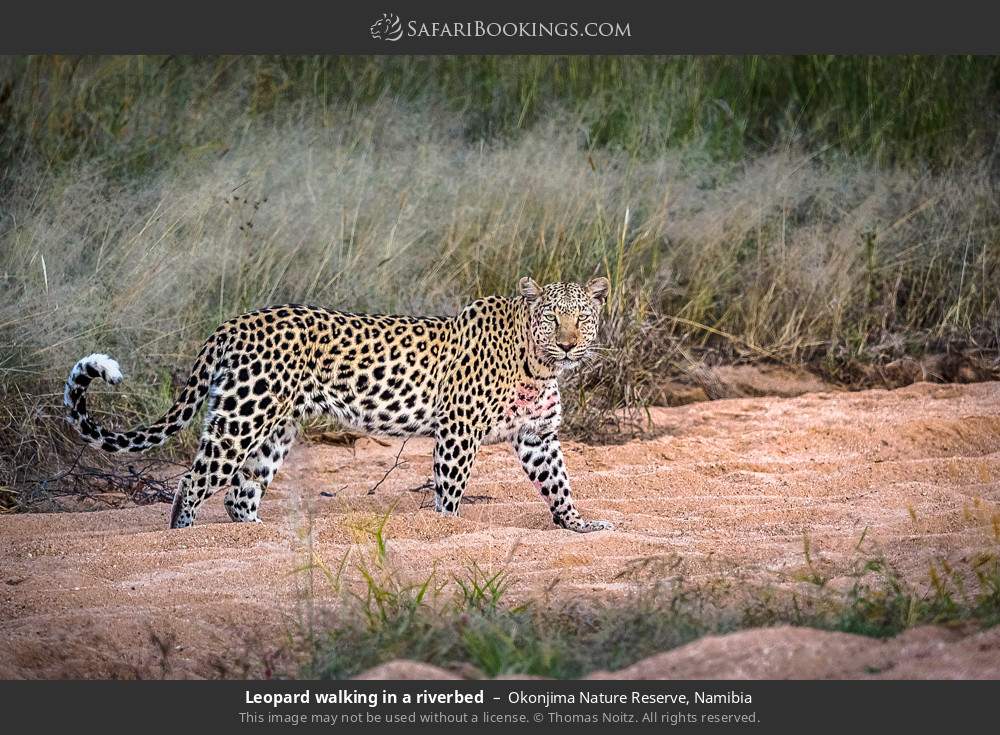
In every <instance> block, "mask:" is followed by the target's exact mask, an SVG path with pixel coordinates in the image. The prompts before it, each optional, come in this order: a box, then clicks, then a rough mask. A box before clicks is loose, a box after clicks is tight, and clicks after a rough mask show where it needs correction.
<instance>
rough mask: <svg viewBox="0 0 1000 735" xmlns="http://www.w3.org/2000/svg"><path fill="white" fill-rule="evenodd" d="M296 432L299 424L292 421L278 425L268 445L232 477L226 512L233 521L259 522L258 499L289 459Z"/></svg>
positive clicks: (280, 422)
mask: <svg viewBox="0 0 1000 735" xmlns="http://www.w3.org/2000/svg"><path fill="white" fill-rule="evenodd" d="M298 430H299V424H298V421H296V420H295V419H293V418H286V419H283V420H281V421H279V422H278V423H277V425H276V426H275V428H274V430H273V431H272V432H271V435H270V436H269V437H268V439H267V441H265V442H264V443H263V444H261V445H260V447H259V448H258V449H257V450H256V451H255V452H254V453H253V454H251V455H250V457H249V458H248V459H247V461H246V462H245V463H244V465H243V467H241V468H240V470H239V471H238V472H237V473H236V474H235V475H234V476H233V484H232V486H231V487H230V488H229V490H227V491H226V512H227V513H229V517H230V518H232V519H233V520H234V521H236V522H237V523H253V522H256V523H259V522H260V518H259V517H258V515H257V512H258V510H259V509H260V502H261V499H262V498H263V497H264V493H265V492H266V491H267V486H268V485H270V484H271V480H273V479H274V475H275V473H276V472H277V471H278V468H279V467H281V463H282V462H283V461H284V459H285V457H286V456H287V455H288V450H289V449H290V448H291V446H292V443H293V442H294V441H295V435H296V434H297V433H298Z"/></svg>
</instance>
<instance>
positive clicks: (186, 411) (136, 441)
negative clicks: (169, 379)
mask: <svg viewBox="0 0 1000 735" xmlns="http://www.w3.org/2000/svg"><path fill="white" fill-rule="evenodd" d="M220 351H221V350H220V345H219V344H218V343H217V342H216V340H215V339H214V338H213V339H209V341H208V342H206V343H205V346H204V347H202V350H201V352H200V353H199V354H198V357H197V359H196V360H195V363H194V365H193V366H192V368H191V377H190V378H189V379H188V382H187V386H186V387H185V388H184V390H183V391H182V392H181V394H180V396H178V398H177V400H176V401H175V402H174V405H173V406H171V407H170V409H169V410H168V411H167V412H166V413H165V414H164V415H163V416H162V417H161V418H160V419H159V420H158V421H156V422H155V423H152V424H150V425H149V426H142V427H138V428H135V429H132V430H131V431H123V432H118V431H111V430H109V429H105V428H102V427H101V426H99V425H98V424H97V423H96V422H95V421H94V420H93V419H92V418H90V416H89V414H88V413H87V396H86V393H87V388H88V387H89V386H90V383H91V381H93V380H94V378H101V379H102V380H103V381H104V382H105V383H108V384H110V385H117V384H118V383H120V382H121V381H122V379H123V378H122V371H121V369H120V368H119V367H118V363H117V362H115V361H114V360H112V359H111V358H110V357H108V356H107V355H101V354H94V355H88V356H87V357H85V358H83V359H82V360H80V361H79V362H78V363H76V365H74V366H73V370H72V371H71V372H70V374H69V378H67V379H66V390H65V392H64V393H63V402H64V403H65V404H66V407H67V408H68V409H69V416H68V417H67V419H68V420H69V422H70V423H71V424H73V426H75V427H76V430H77V431H78V432H80V436H82V437H83V439H84V441H86V442H87V443H88V444H90V445H91V446H94V447H99V448H101V449H103V450H104V451H105V452H145V451H146V450H147V449H152V448H153V447H158V446H160V445H161V444H164V443H166V441H167V440H168V439H169V438H170V437H171V436H173V435H174V434H176V433H177V432H178V431H180V430H181V429H183V428H184V427H185V426H187V425H188V424H189V423H191V419H193V418H194V415H195V413H197V412H198V409H199V408H200V407H201V404H202V403H204V401H205V397H206V396H207V395H208V393H209V387H210V385H211V383H212V379H213V375H214V373H215V367H216V363H217V362H218V356H219V352H220Z"/></svg>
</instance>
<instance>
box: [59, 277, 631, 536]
mask: <svg viewBox="0 0 1000 735" xmlns="http://www.w3.org/2000/svg"><path fill="white" fill-rule="evenodd" d="M609 289H610V281H609V280H608V279H607V278H606V277H603V276H598V277H595V278H592V279H590V280H589V281H587V282H585V283H583V282H573V281H559V282H552V283H547V284H545V285H539V283H537V282H536V281H535V280H534V279H532V278H531V277H530V276H524V277H523V278H521V279H520V280H519V282H518V288H517V291H516V292H515V294H514V295H513V296H486V297H483V298H480V299H477V300H475V301H473V302H472V303H470V304H468V305H467V306H465V307H464V308H462V309H461V310H459V311H458V313H457V314H455V315H453V316H406V315H385V314H364V313H354V312H349V311H337V310H331V309H326V308H323V307H317V306H309V305H304V304H282V305H276V306H268V307H265V308H260V309H257V310H255V311H250V312H247V313H244V314H241V315H239V316H236V317H234V318H232V319H229V320H228V321H225V322H223V323H222V324H221V325H220V326H218V327H217V328H216V329H215V331H214V332H212V334H211V335H210V336H209V337H208V338H207V340H206V341H205V342H204V344H203V345H202V347H201V349H200V351H199V352H198V354H197V357H196V358H195V361H194V364H193V366H192V368H191V371H190V375H189V377H188V379H187V382H186V384H185V385H184V386H183V388H178V395H177V396H176V400H175V401H174V403H173V405H172V406H171V407H170V408H169V409H168V410H167V411H166V413H165V414H164V415H163V416H162V417H160V418H159V419H158V420H156V421H154V422H153V423H150V424H148V425H145V426H140V427H138V428H133V429H131V430H128V431H116V430H113V429H109V428H105V427H103V426H101V425H99V424H98V422H97V421H95V419H94V418H92V417H91V416H90V414H89V413H88V409H87V400H86V393H87V389H88V387H89V385H90V384H91V382H92V381H94V380H96V379H98V378H100V379H101V380H103V381H104V382H106V383H107V384H109V385H117V384H119V383H121V381H122V380H123V375H122V372H121V368H120V367H119V365H118V363H117V362H116V361H115V360H114V359H112V358H111V357H109V356H108V355H106V354H103V353H95V354H92V355H89V356H87V357H84V358H83V359H81V360H79V361H78V362H77V363H76V365H75V366H74V367H73V369H72V371H71V372H70V374H69V377H68V379H67V381H66V386H65V391H64V402H65V405H66V407H67V409H68V415H67V419H68V421H69V422H70V423H71V424H72V425H73V426H74V427H75V429H76V430H77V432H78V433H79V435H80V436H81V437H82V438H83V440H84V441H85V442H86V443H87V444H89V445H91V446H93V447H97V448H99V449H100V450H103V451H104V452H108V453H113V454H114V453H138V452H145V451H147V450H149V449H152V448H154V447H158V446H161V445H163V444H164V443H166V442H167V440H168V439H170V438H171V437H172V436H174V435H175V434H177V433H178V432H180V431H181V430H182V429H184V428H185V427H186V426H187V425H188V424H190V423H191V421H192V420H193V419H194V418H195V415H196V414H197V413H198V412H199V410H200V409H201V407H202V405H203V404H206V410H205V412H204V418H203V425H202V430H201V433H200V435H199V440H198V445H197V451H196V454H195V457H194V459H193V462H192V463H191V465H190V468H189V469H188V470H187V471H186V472H185V473H184V474H183V475H182V476H181V478H180V480H179V482H178V485H177V489H176V492H175V494H174V500H173V506H172V510H171V514H170V527H171V528H186V527H188V526H191V525H193V524H194V522H195V517H196V515H197V513H198V509H199V507H200V506H201V505H202V504H203V503H204V502H205V501H206V500H207V499H208V498H210V497H211V496H212V495H213V494H215V493H216V492H217V491H219V490H222V489H224V490H225V500H224V504H225V508H226V511H227V513H228V515H229V517H230V518H231V519H232V520H233V521H235V522H241V523H244V522H257V523H259V522H261V518H260V507H261V502H262V499H263V497H264V494H265V492H266V491H267V488H268V486H269V485H270V484H271V482H272V481H273V479H274V477H275V474H276V473H277V472H278V469H279V468H280V466H281V464H282V462H283V461H284V460H285V458H286V456H287V455H288V453H289V450H290V449H291V447H292V445H293V443H294V442H295V440H296V437H297V436H298V434H299V433H300V429H301V426H302V424H303V423H304V422H306V421H307V420H310V419H315V418H317V417H324V418H329V419H333V420H335V421H336V422H337V423H339V424H340V425H342V426H344V427H346V428H347V429H349V430H352V431H355V432H358V433H360V434H365V435H370V436H387V437H404V438H406V437H414V436H422V437H432V438H433V439H434V449H433V463H432V467H433V469H432V472H433V489H434V510H436V511H437V512H439V513H442V514H445V515H452V516H457V515H458V511H459V504H460V503H461V500H462V496H463V494H464V492H465V490H466V487H467V485H468V482H469V478H470V474H471V469H472V466H473V462H474V460H475V458H476V455H477V453H478V451H479V449H480V447H481V446H483V445H485V444H498V443H508V444H509V445H510V446H512V447H513V450H514V453H515V454H516V456H517V457H518V459H519V460H520V463H521V465H522V467H523V470H524V472H525V474H526V475H527V478H528V480H529V481H530V482H531V484H532V485H533V486H534V487H535V488H536V490H537V491H538V492H539V493H540V494H541V496H542V498H544V499H545V500H546V501H547V502H548V506H549V511H550V512H551V515H552V520H553V522H554V524H555V525H556V526H557V527H560V528H563V529H568V530H570V531H575V532H578V533H589V532H593V531H601V530H612V529H613V528H614V526H613V524H612V523H610V522H608V521H604V520H584V518H583V517H582V516H581V514H580V512H579V511H578V510H577V508H576V504H575V503H574V500H573V497H572V494H571V491H570V482H569V476H568V471H567V467H566V461H565V458H564V456H563V451H562V448H561V446H560V442H559V436H558V435H559V429H560V426H561V424H562V415H563V408H562V402H561V399H560V393H559V379H560V377H561V376H563V375H564V374H566V373H567V372H568V371H570V370H572V369H574V368H576V367H578V366H579V365H581V364H582V363H585V362H588V361H589V358H591V357H593V355H594V354H595V348H596V347H597V342H598V332H599V329H600V314H601V311H602V308H603V307H604V306H605V304H606V301H607V297H608V292H609Z"/></svg>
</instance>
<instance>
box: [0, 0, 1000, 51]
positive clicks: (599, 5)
mask: <svg viewBox="0 0 1000 735" xmlns="http://www.w3.org/2000/svg"><path fill="white" fill-rule="evenodd" d="M4 16H5V17H4V20H3V22H2V23H0V51H2V52H3V53H8V54H9V53H70V54H72V53H165V54H176V53H307V54H347V53H364V54H508V53H558V54H590V53H598V54H599V53H605V54H623V53H628V54H636V53H641V54H651V53H666V54H682V53H727V54H744V53H779V54H790V53H840V54H856V53H863V54H874V53H879V54H882V53H996V52H998V51H1000V33H997V32H996V29H997V28H998V27H1000V22H998V21H1000V6H998V5H997V4H996V3H981V2H980V3H975V2H970V1H969V0H957V1H956V2H952V3H948V4H947V5H941V4H929V3H913V2H908V3H904V2H899V1H896V0H893V1H892V2H888V1H887V2H878V3H873V2H860V1H859V0H844V1H843V2H839V3H819V4H817V3H803V2H801V0H799V1H794V2H793V1H791V0H761V1H760V2H752V3H751V2H745V0H714V1H712V2H697V3H690V2H679V1H678V0H664V1H661V2H650V1H649V0H642V1H641V2H640V1H639V0H617V1H616V2H591V1H588V0H575V2H547V3H539V2H527V1H526V0H510V1H509V2H504V3H496V4H490V3H468V2H458V1H456V0H426V1H419V2H418V1H414V0H408V1H407V2H392V1H389V2H384V3H381V4H379V3H365V4H362V3H335V2H328V1H323V0H319V1H317V0H285V2H281V3H276V2H273V1H269V2H261V1H259V0H244V1H243V2H240V3H233V2H215V3H205V2H201V3H193V2H190V1H188V0H179V1H178V2H175V3H166V4H147V3H134V2H123V1H122V0H109V1H107V2H102V3H55V2H37V3H25V4H11V5H10V7H8V8H5V10H4Z"/></svg>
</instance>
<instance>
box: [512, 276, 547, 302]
mask: <svg viewBox="0 0 1000 735" xmlns="http://www.w3.org/2000/svg"><path fill="white" fill-rule="evenodd" d="M517 290H518V291H520V292H521V295H522V296H523V297H524V298H526V299H527V300H528V301H534V300H536V299H537V298H538V297H539V296H541V295H542V287H541V286H539V285H538V284H537V283H535V282H534V281H533V280H531V278H530V277H529V276H525V277H524V278H522V279H521V280H520V281H518V282H517Z"/></svg>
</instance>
